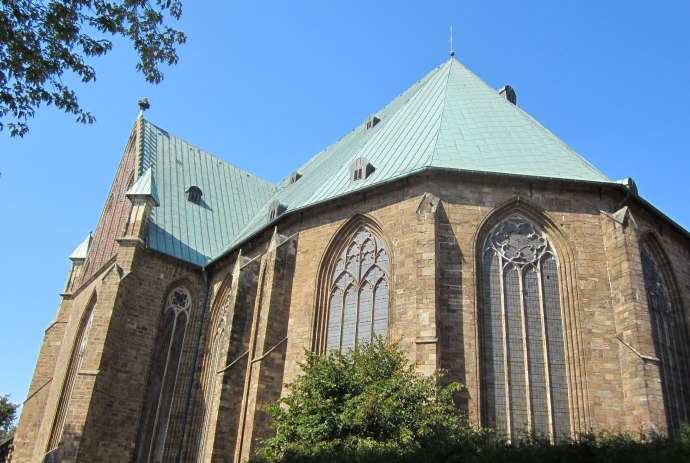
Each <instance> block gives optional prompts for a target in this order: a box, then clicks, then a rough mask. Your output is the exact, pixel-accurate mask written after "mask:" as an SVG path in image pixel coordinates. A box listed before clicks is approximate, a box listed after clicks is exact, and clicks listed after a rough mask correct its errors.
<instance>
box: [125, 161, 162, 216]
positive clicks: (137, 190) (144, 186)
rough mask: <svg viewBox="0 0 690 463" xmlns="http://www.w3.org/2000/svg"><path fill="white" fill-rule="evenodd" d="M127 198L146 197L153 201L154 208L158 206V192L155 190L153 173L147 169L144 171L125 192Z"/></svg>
mask: <svg viewBox="0 0 690 463" xmlns="http://www.w3.org/2000/svg"><path fill="white" fill-rule="evenodd" d="M125 194H126V195H127V196H128V197H130V198H131V197H136V196H147V197H150V198H151V199H153V201H154V202H155V203H156V206H159V205H160V201H158V190H157V188H156V180H155V179H154V178H153V171H152V170H151V168H150V167H149V168H148V169H146V172H144V173H143V174H142V175H141V176H140V177H139V178H138V179H137V181H136V182H134V185H132V187H131V188H130V189H129V190H127V193H125Z"/></svg>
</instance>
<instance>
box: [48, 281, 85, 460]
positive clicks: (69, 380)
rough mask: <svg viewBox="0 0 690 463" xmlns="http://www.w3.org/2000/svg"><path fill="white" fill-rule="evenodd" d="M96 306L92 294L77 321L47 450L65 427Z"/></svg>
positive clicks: (54, 443)
mask: <svg viewBox="0 0 690 463" xmlns="http://www.w3.org/2000/svg"><path fill="white" fill-rule="evenodd" d="M95 306H96V295H95V294H94V295H93V296H92V297H91V299H90V300H89V303H88V305H87V306H86V310H84V313H83V315H82V317H81V320H80V321H79V327H78V328H77V336H76V338H75V340H74V345H73V347H72V354H71V356H70V361H69V364H68V366H67V372H66V373H65V381H64V383H63V385H62V392H61V394H60V401H59V402H58V408H57V412H56V413H55V420H54V421H53V428H52V429H51V433H50V439H49V440H48V448H47V450H52V449H54V448H55V447H57V446H58V444H59V443H60V439H61V438H62V433H63V431H64V429H65V420H66V419H67V410H68V408H69V403H70V400H71V398H72V393H73V392H74V387H75V385H76V382H77V374H78V373H79V369H80V368H81V365H82V363H83V361H84V355H85V354H86V345H87V343H88V341H89V334H90V332H91V325H92V324H93V308H94V307H95Z"/></svg>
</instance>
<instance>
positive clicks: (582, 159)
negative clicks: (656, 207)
mask: <svg viewBox="0 0 690 463" xmlns="http://www.w3.org/2000/svg"><path fill="white" fill-rule="evenodd" d="M515 108H516V109H517V110H518V111H520V112H521V113H522V114H523V115H525V116H527V118H528V120H529V121H530V122H531V123H532V124H533V125H536V128H537V129H539V130H541V131H542V132H545V133H546V134H547V135H550V136H551V137H552V138H554V139H555V140H556V141H557V142H558V143H560V144H561V145H562V146H563V148H565V149H566V150H567V151H568V152H569V153H570V154H571V155H574V156H573V157H574V158H575V159H576V160H578V161H580V163H582V164H583V165H584V166H585V167H588V168H589V169H591V170H592V171H594V173H596V174H599V175H602V176H603V177H604V178H605V179H607V180H609V181H612V180H611V179H610V178H608V177H607V176H606V175H605V174H604V173H603V172H602V171H600V170H599V169H597V168H596V167H595V166H594V164H592V163H591V162H589V161H588V160H587V159H585V157H584V156H582V155H581V154H580V153H578V152H577V151H575V150H574V149H573V148H572V147H571V146H570V145H569V144H567V143H566V142H565V141H563V140H561V137H559V136H557V135H555V134H554V133H553V132H551V131H550V130H549V129H547V128H546V127H544V126H543V125H542V124H541V123H540V122H539V121H538V120H536V119H535V118H534V117H532V116H531V115H530V114H529V113H527V111H524V110H523V109H522V108H520V107H519V106H517V105H515Z"/></svg>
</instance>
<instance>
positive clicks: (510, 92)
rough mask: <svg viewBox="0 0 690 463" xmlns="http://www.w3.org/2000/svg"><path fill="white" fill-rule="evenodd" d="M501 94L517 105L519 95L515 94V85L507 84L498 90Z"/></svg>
mask: <svg viewBox="0 0 690 463" xmlns="http://www.w3.org/2000/svg"><path fill="white" fill-rule="evenodd" d="M498 94H499V95H503V97H504V98H505V99H506V100H508V101H510V102H511V103H513V104H514V105H517V95H516V94H515V90H514V89H513V87H511V86H510V85H506V86H505V87H503V88H502V89H500V90H499V91H498Z"/></svg>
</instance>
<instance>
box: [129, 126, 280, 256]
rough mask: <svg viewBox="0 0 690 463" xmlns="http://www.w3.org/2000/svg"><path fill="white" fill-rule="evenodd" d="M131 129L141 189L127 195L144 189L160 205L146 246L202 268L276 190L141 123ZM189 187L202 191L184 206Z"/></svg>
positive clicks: (157, 129)
mask: <svg viewBox="0 0 690 463" xmlns="http://www.w3.org/2000/svg"><path fill="white" fill-rule="evenodd" d="M137 124H139V126H138V130H139V131H140V134H139V136H140V137H141V138H140V141H139V146H140V149H141V152H140V156H141V158H140V169H141V172H139V174H140V178H139V180H140V181H141V185H140V182H137V183H136V184H135V185H133V186H132V189H134V187H135V186H136V187H137V189H138V188H141V189H142V191H145V190H146V189H147V188H148V191H149V192H150V193H151V194H157V197H158V202H159V204H160V205H159V206H158V207H154V208H152V212H151V219H150V223H149V227H148V235H147V239H146V245H147V247H148V248H150V249H155V250H157V251H160V252H162V253H165V254H168V255H171V256H173V257H176V258H178V259H182V260H184V261H187V262H191V263H193V264H196V265H200V266H202V265H204V264H206V263H207V262H208V261H209V260H210V259H211V258H213V257H215V256H217V255H218V254H219V253H220V251H221V250H222V249H223V248H224V247H225V246H226V245H227V244H228V243H230V242H231V241H232V240H233V239H234V237H235V236H236V235H237V233H238V232H239V231H240V230H241V229H242V228H243V227H244V226H245V225H246V223H247V222H248V221H249V220H250V219H251V218H252V217H254V216H255V215H256V214H257V211H258V209H259V208H260V207H261V205H262V204H264V203H265V202H267V201H268V200H269V199H270V198H271V196H273V195H274V194H275V192H276V187H275V186H274V185H272V184H271V183H269V182H267V181H265V180H263V179H260V178H258V177H256V176H255V175H252V174H250V173H248V172H245V171H243V170H241V169H238V168H237V167H234V166H232V165H230V164H228V163H226V162H225V161H223V160H221V159H219V158H217V157H215V156H213V155H211V154H209V153H207V152H205V151H203V150H201V149H199V148H197V147H196V146H193V145H191V144H189V143H187V142H186V141H184V140H181V139H179V138H177V137H175V136H174V135H171V134H169V133H168V132H166V131H165V130H162V129H160V128H158V127H156V126H155V125H153V124H151V123H150V122H148V121H146V120H143V119H142V120H141V121H138V122H137ZM142 172H143V173H142ZM146 172H149V173H150V174H148V175H150V182H148V181H147V180H146V178H145V177H146V175H147V174H146ZM191 186H196V187H198V188H200V189H201V191H202V196H201V201H200V202H199V204H195V203H192V202H190V201H188V200H187V193H186V191H187V190H188V189H189V187H191ZM130 191H131V190H130ZM154 197H155V196H154Z"/></svg>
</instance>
